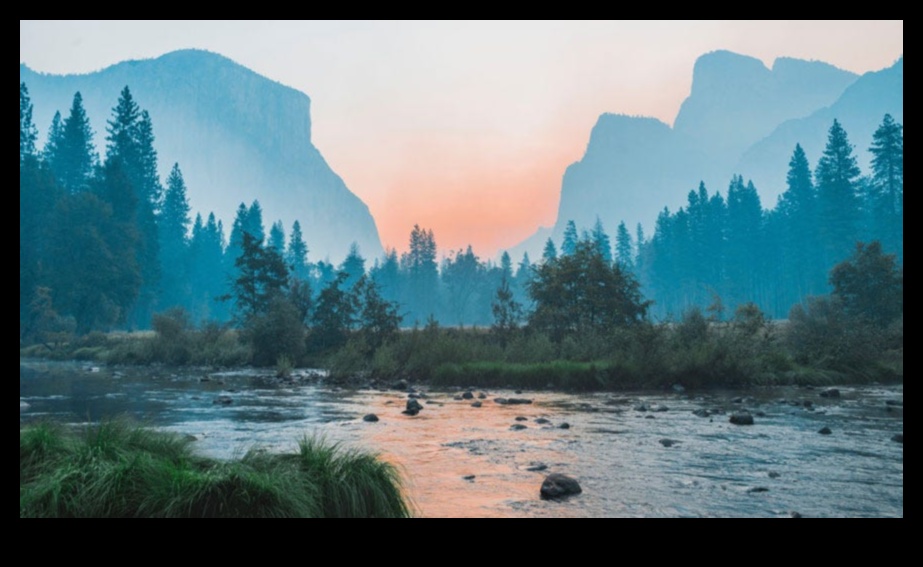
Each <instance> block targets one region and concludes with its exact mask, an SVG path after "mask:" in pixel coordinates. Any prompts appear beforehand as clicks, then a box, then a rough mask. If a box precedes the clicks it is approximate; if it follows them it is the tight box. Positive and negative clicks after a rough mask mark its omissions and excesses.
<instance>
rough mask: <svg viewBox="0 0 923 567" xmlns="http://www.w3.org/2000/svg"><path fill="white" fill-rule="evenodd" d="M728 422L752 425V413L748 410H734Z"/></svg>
mask: <svg viewBox="0 0 923 567" xmlns="http://www.w3.org/2000/svg"><path fill="white" fill-rule="evenodd" d="M730 422H731V423H732V424H734V425H753V423H754V422H753V415H752V414H751V413H750V412H748V411H738V412H734V413H733V414H731V419H730Z"/></svg>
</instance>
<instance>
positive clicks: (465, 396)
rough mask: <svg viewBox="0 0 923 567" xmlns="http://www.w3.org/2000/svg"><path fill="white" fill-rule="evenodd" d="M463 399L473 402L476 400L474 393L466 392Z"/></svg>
mask: <svg viewBox="0 0 923 567" xmlns="http://www.w3.org/2000/svg"><path fill="white" fill-rule="evenodd" d="M462 399H463V400H473V399H474V393H472V392H465V393H464V394H462Z"/></svg>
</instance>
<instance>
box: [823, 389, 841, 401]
mask: <svg viewBox="0 0 923 567" xmlns="http://www.w3.org/2000/svg"><path fill="white" fill-rule="evenodd" d="M820 397H822V398H832V399H835V398H839V397H840V391H839V390H837V389H836V388H830V389H827V390H824V391H823V392H821V393H820Z"/></svg>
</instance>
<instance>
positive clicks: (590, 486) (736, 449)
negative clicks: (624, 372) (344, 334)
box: [19, 360, 904, 518]
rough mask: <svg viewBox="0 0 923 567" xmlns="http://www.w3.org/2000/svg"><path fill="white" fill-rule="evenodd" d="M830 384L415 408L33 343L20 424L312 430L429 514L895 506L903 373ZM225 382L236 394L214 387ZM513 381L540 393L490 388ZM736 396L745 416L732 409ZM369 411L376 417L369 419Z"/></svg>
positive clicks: (683, 513)
mask: <svg viewBox="0 0 923 567" xmlns="http://www.w3.org/2000/svg"><path fill="white" fill-rule="evenodd" d="M176 372H179V373H176ZM838 390H839V393H840V396H839V397H823V396H821V393H822V392H823V390H821V389H808V388H793V387H787V388H753V389H749V390H746V391H722V392H707V393H699V392H682V393H677V392H670V393H659V392H658V393H617V394H589V395H588V394H564V393H554V392H523V393H515V392H510V391H487V392H483V393H484V394H485V395H486V399H484V400H483V401H482V402H481V404H482V405H481V407H480V408H476V407H472V404H473V403H474V402H476V401H478V400H476V399H475V400H463V399H456V398H458V397H460V396H459V395H460V393H461V392H457V391H451V392H444V391H443V392H440V391H425V389H424V392H423V394H424V396H425V397H424V398H423V399H421V400H420V402H421V403H422V404H423V407H424V409H423V411H421V412H420V414H419V415H418V416H416V417H408V416H405V415H402V414H401V411H402V410H403V409H404V407H405V403H406V401H407V393H406V392H398V391H371V390H369V391H349V390H341V389H337V388H331V387H326V386H324V385H323V384H322V382H318V381H317V380H315V379H309V378H305V379H303V380H300V381H296V382H295V383H294V384H287V385H280V384H278V383H276V382H275V381H274V380H272V379H271V378H270V377H268V376H266V375H261V374H260V373H259V372H255V371H239V372H226V373H214V372H210V373H206V372H205V371H176V370H159V369H156V368H155V369H132V368H127V369H126V368H118V369H112V368H105V367H103V368H93V367H86V366H83V365H79V364H76V363H49V362H37V361H27V360H20V371H19V395H20V424H21V425H22V424H26V423H31V422H35V421H39V420H47V419H53V420H56V421H61V422H64V423H70V424H83V423H88V422H96V421H98V420H100V419H107V418H111V417H113V416H120V415H128V416H131V417H132V418H134V419H137V420H138V421H140V422H142V423H144V424H147V425H150V426H152V427H156V428H159V429H163V430H167V431H172V432H177V433H180V434H183V435H189V436H192V437H194V438H195V439H196V441H195V445H196V448H197V450H198V451H199V452H200V453H201V454H203V455H208V456H213V457H217V458H230V457H233V456H235V455H240V454H241V453H242V452H243V451H245V450H247V449H248V448H251V447H255V446H259V447H263V448H266V449H268V450H278V451H282V450H291V449H294V448H295V446H296V445H297V442H298V440H299V439H301V438H303V437H304V436H306V435H307V436H320V437H323V438H325V439H327V440H328V441H330V442H335V443H341V444H343V445H344V446H347V447H356V448H361V449H364V450H369V451H373V452H375V453H378V454H380V455H381V457H382V458H383V459H386V460H388V461H389V462H392V463H394V464H395V465H397V466H398V467H399V468H400V470H401V471H402V473H403V476H404V479H405V483H406V491H407V494H408V497H409V498H410V500H411V501H412V503H413V506H414V509H415V510H416V514H417V515H419V516H422V517H786V518H787V517H791V516H792V515H800V516H803V517H900V518H902V517H903V514H904V454H903V444H902V442H901V443H898V442H895V441H894V440H893V438H894V436H895V435H898V434H900V435H903V428H904V416H903V386H868V387H840V388H838ZM480 393H481V392H478V391H474V394H475V395H477V394H480ZM222 396H226V397H227V398H228V401H230V404H229V405H223V404H216V403H215V401H216V400H218V399H219V398H221V397H222ZM511 397H515V398H528V399H530V400H532V401H533V403H532V404H530V405H515V406H513V405H501V404H498V403H497V402H496V401H495V400H497V399H498V398H511ZM743 409H747V410H749V411H750V412H751V413H752V414H753V415H754V416H755V424H754V425H753V426H737V425H732V424H730V423H729V417H728V416H729V415H731V414H732V413H733V412H735V411H740V410H743ZM697 410H698V411H699V414H700V415H705V413H704V412H703V411H702V410H705V412H708V413H710V414H711V415H709V416H707V417H700V415H696V414H694V413H693V412H695V411H697ZM367 414H375V415H377V416H378V418H379V421H378V422H377V423H366V422H364V421H363V419H362V418H363V417H364V416H365V415H367ZM517 419H518V420H517ZM562 424H567V425H568V426H569V428H568V429H562V428H561V426H562ZM517 425H519V426H524V428H523V429H520V428H516V429H518V430H514V426H517ZM823 428H828V429H829V430H830V434H829V435H822V434H820V433H819V431H820V430H821V429H823ZM550 473H562V474H566V475H568V476H571V477H573V478H575V479H577V480H578V481H579V482H580V484H581V485H582V488H583V494H581V495H579V496H577V497H573V498H570V499H568V500H565V501H561V502H556V501H543V500H541V499H540V498H539V487H540V486H541V483H542V480H543V479H544V478H545V476H546V475H548V474H550Z"/></svg>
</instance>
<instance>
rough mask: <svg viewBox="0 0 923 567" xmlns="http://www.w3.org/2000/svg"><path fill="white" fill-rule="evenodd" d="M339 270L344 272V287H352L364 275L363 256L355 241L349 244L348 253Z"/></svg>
mask: <svg viewBox="0 0 923 567" xmlns="http://www.w3.org/2000/svg"><path fill="white" fill-rule="evenodd" d="M340 271H341V272H344V273H345V274H346V280H344V282H343V287H344V288H346V289H352V288H353V286H355V285H356V284H357V283H358V282H359V280H360V279H361V278H362V276H364V275H365V258H363V257H362V255H361V254H360V253H359V245H358V244H356V243H355V242H353V243H352V244H351V245H350V246H349V254H348V255H347V256H346V259H345V260H343V263H342V264H341V265H340Z"/></svg>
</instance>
